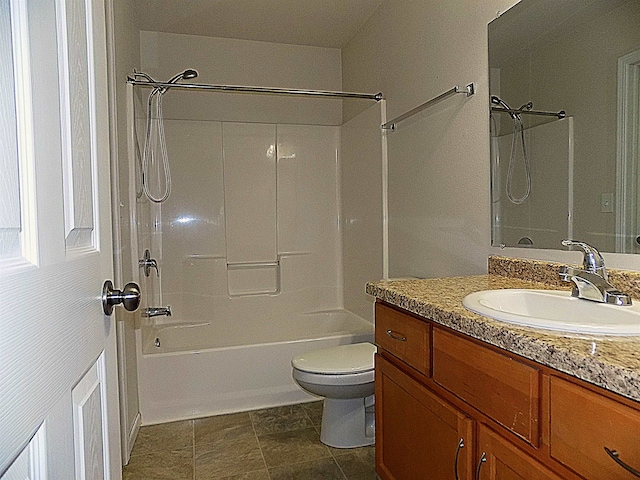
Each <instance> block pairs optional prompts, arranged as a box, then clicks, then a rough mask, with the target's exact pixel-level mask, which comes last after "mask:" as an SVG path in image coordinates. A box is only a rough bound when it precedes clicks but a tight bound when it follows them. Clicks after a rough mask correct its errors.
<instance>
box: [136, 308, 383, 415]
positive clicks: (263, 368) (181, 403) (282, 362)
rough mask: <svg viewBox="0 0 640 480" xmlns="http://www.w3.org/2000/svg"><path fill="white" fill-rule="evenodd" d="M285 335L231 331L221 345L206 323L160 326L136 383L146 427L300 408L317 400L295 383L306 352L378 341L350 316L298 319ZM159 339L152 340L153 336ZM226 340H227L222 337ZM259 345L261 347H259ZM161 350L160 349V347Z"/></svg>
mask: <svg viewBox="0 0 640 480" xmlns="http://www.w3.org/2000/svg"><path fill="white" fill-rule="evenodd" d="M286 327H287V328H286V330H280V331H278V329H275V328H274V327H273V325H272V324H269V322H264V324H263V325H262V326H258V327H257V330H258V331H256V329H255V328H252V329H250V330H249V329H239V331H237V332H233V336H232V338H233V344H232V345H229V341H228V340H227V345H222V344H221V343H220V340H219V339H220V337H221V336H222V335H219V333H220V332H218V331H217V327H216V326H215V325H213V324H211V323H209V322H206V321H203V322H190V323H180V324H175V325H166V324H165V325H162V326H161V327H159V328H157V329H156V330H155V331H154V334H153V335H151V336H150V338H148V339H146V344H145V345H142V338H141V334H140V330H138V347H139V350H138V351H139V354H138V383H139V395H140V412H141V415H142V422H143V424H144V425H150V424H155V423H164V422H170V421H175V420H184V419H188V418H196V417H204V416H209V415H219V414H224V413H232V412H239V411H246V410H254V409H258V408H265V407H272V406H277V405H287V404H293V403H300V402H304V401H308V400H311V399H313V398H314V397H311V396H310V395H309V394H307V393H306V392H304V391H302V390H301V389H300V388H299V387H298V386H297V385H296V384H295V382H294V381H293V379H292V377H291V359H292V358H293V357H294V356H295V355H298V354H300V353H303V352H305V351H309V350H314V349H319V348H328V347H333V346H338V345H344V344H349V343H356V342H365V341H368V342H373V324H372V323H371V322H369V321H367V320H365V319H363V318H361V317H358V316H356V315H355V314H353V313H351V312H349V311H346V310H331V311H324V312H315V313H311V314H302V315H298V316H296V317H295V318H292V319H291V320H290V321H289V322H287V325H286ZM154 337H155V338H154ZM224 337H225V338H229V334H228V332H225V335H224ZM255 338H259V339H260V343H256V342H255ZM157 345H158V346H157Z"/></svg>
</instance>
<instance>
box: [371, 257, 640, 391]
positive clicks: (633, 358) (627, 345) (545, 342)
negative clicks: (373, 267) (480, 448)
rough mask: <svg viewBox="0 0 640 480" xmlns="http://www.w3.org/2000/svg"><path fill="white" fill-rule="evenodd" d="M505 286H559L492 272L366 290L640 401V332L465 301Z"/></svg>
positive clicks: (379, 284) (396, 282) (384, 283)
mask: <svg viewBox="0 0 640 480" xmlns="http://www.w3.org/2000/svg"><path fill="white" fill-rule="evenodd" d="M490 261H491V260H490ZM490 271H491V268H490ZM501 288H532V289H558V288H559V287H558V285H550V284H548V283H540V282H533V281H526V280H521V279H518V278H510V277H506V276H502V275H495V274H488V275H478V276H467V277H449V278H434V279H424V280H413V279H411V280H386V281H379V282H371V283H368V284H367V287H366V291H367V293H368V294H370V295H373V296H374V297H376V298H378V299H380V300H382V301H384V302H387V303H389V304H391V305H395V306H397V307H400V308H402V309H404V310H407V311H409V312H412V313H415V314H416V315H419V316H421V317H424V318H428V319H430V320H432V321H434V322H435V323H438V324H440V325H444V326H446V327H449V328H451V329H453V330H455V331H458V332H460V333H463V334H465V335H468V336H470V337H472V338H475V339H478V340H481V341H483V342H486V343H488V344H491V345H494V346H496V347H499V348H502V349H504V350H507V351H509V352H512V353H515V354H518V355H520V356H522V357H525V358H528V359H530V360H533V361H535V362H538V363H541V364H542V365H546V366H548V367H551V368H554V369H556V370H559V371H561V372H564V373H567V374H569V375H572V376H574V377H577V378H579V379H581V380H584V381H586V382H589V383H592V384H594V385H597V386H599V387H602V388H605V389H607V390H610V391H612V392H615V393H618V394H620V395H623V396H625V397H628V398H631V399H633V400H636V401H640V337H613V336H609V337H606V336H596V335H583V334H574V333H564V332H552V331H548V330H540V329H534V328H527V327H519V326H515V325H511V324H508V323H504V322H500V321H498V320H494V319H491V318H488V317H485V316H482V315H478V314H476V313H473V312H470V311H468V310H467V309H465V308H464V307H463V306H462V299H463V298H464V297H465V296H466V295H468V294H469V293H473V292H476V291H480V290H494V289H501Z"/></svg>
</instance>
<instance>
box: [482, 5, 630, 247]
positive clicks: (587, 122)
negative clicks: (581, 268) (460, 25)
mask: <svg viewBox="0 0 640 480" xmlns="http://www.w3.org/2000/svg"><path fill="white" fill-rule="evenodd" d="M489 70H490V71H489V90H490V105H489V108H490V132H491V133H490V135H491V138H490V141H491V200H492V245H494V246H518V247H530V248H551V249H561V248H562V247H561V245H560V241H561V240H562V239H563V238H577V239H580V240H582V241H586V242H588V243H590V244H592V245H594V246H596V247H597V248H599V249H600V250H601V251H605V252H620V253H636V252H637V253H640V243H639V242H640V186H639V182H640V177H639V175H638V171H639V168H638V164H639V162H640V1H638V0H563V1H561V2H558V1H557V0H522V1H520V2H519V3H518V4H516V5H515V6H514V7H512V8H511V9H509V10H508V11H506V12H505V13H503V14H502V15H500V16H499V17H498V18H496V19H495V20H494V21H492V22H491V23H490V24H489Z"/></svg>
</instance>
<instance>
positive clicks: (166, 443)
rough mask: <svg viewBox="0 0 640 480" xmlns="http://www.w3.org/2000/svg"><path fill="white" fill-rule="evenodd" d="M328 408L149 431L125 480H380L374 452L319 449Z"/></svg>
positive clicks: (280, 410)
mask: <svg viewBox="0 0 640 480" xmlns="http://www.w3.org/2000/svg"><path fill="white" fill-rule="evenodd" d="M321 418H322V402H313V403H306V404H300V405H291V406H286V407H276V408H269V409H265V410H256V411H252V412H244V413H234V414H230V415H220V416H216V417H207V418H200V419H196V420H185V421H181V422H173V423H165V424H161V425H150V426H148V427H142V428H141V429H140V433H139V434H138V439H137V440H136V443H135V445H134V447H133V452H132V454H131V460H130V462H129V465H127V466H126V467H125V468H124V472H123V476H124V480H164V479H167V480H169V479H170V480H204V479H207V480H209V479H216V480H222V479H224V480H298V479H299V480H375V479H377V478H378V477H377V475H376V474H375V470H374V447H373V446H371V447H362V448H355V449H338V448H331V447H327V446H325V445H323V444H322V443H320V435H319V432H320V420H321Z"/></svg>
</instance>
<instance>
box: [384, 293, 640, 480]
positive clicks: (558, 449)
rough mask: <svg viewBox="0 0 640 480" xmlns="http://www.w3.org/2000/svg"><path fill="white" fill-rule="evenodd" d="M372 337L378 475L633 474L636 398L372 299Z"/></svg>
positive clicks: (638, 464) (639, 433)
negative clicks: (626, 467) (618, 393)
mask: <svg viewBox="0 0 640 480" xmlns="http://www.w3.org/2000/svg"><path fill="white" fill-rule="evenodd" d="M376 343H377V345H378V353H377V354H376V385H375V389H376V391H375V393H376V470H377V472H378V475H380V477H381V478H382V479H383V480H413V479H416V480H418V479H430V480H441V479H442V480H446V479H452V480H455V479H456V478H458V479H459V480H489V479H491V480H497V479H500V480H507V479H508V480H512V479H523V480H534V479H535V480H539V479H550V480H556V479H570V480H577V479H607V480H609V479H612V480H613V479H633V478H638V477H636V476H634V474H633V473H631V472H630V471H629V470H628V469H625V468H624V467H623V466H622V465H621V462H624V463H625V464H627V465H630V466H631V467H632V468H633V467H635V468H637V469H640V407H639V405H638V403H637V402H633V401H631V400H628V399H624V398H622V397H619V396H618V395H615V394H612V393H610V392H607V391H605V390H603V389H600V388H598V387H594V386H592V385H589V384H587V383H585V382H582V381H580V380H577V379H575V378H573V377H569V376H567V375H564V374H562V373H560V372H557V371H555V370H553V369H550V368H548V367H545V366H543V365H539V364H537V363H535V362H532V361H529V360H526V359H523V358H521V357H519V356H517V355H514V354H510V353H509V352H507V351H504V350H500V349H497V348H495V347H492V346H490V345H487V344H484V343H482V342H480V341H477V340H474V339H471V338H470V337H468V336H465V335H463V334H460V333H457V332H453V331H451V330H449V329H447V328H445V327H443V326H441V325H439V324H437V323H436V322H431V321H429V320H427V319H423V318H421V317H417V316H415V315H413V314H410V313H408V312H405V311H403V310H401V309H399V308H397V307H392V306H390V305H387V304H385V303H382V302H380V301H378V303H376ZM459 445H463V446H460V447H459ZM605 447H606V448H607V449H609V452H610V453H607V451H606V450H605ZM456 475H457V477H456ZM638 476H640V473H639V474H638Z"/></svg>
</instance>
